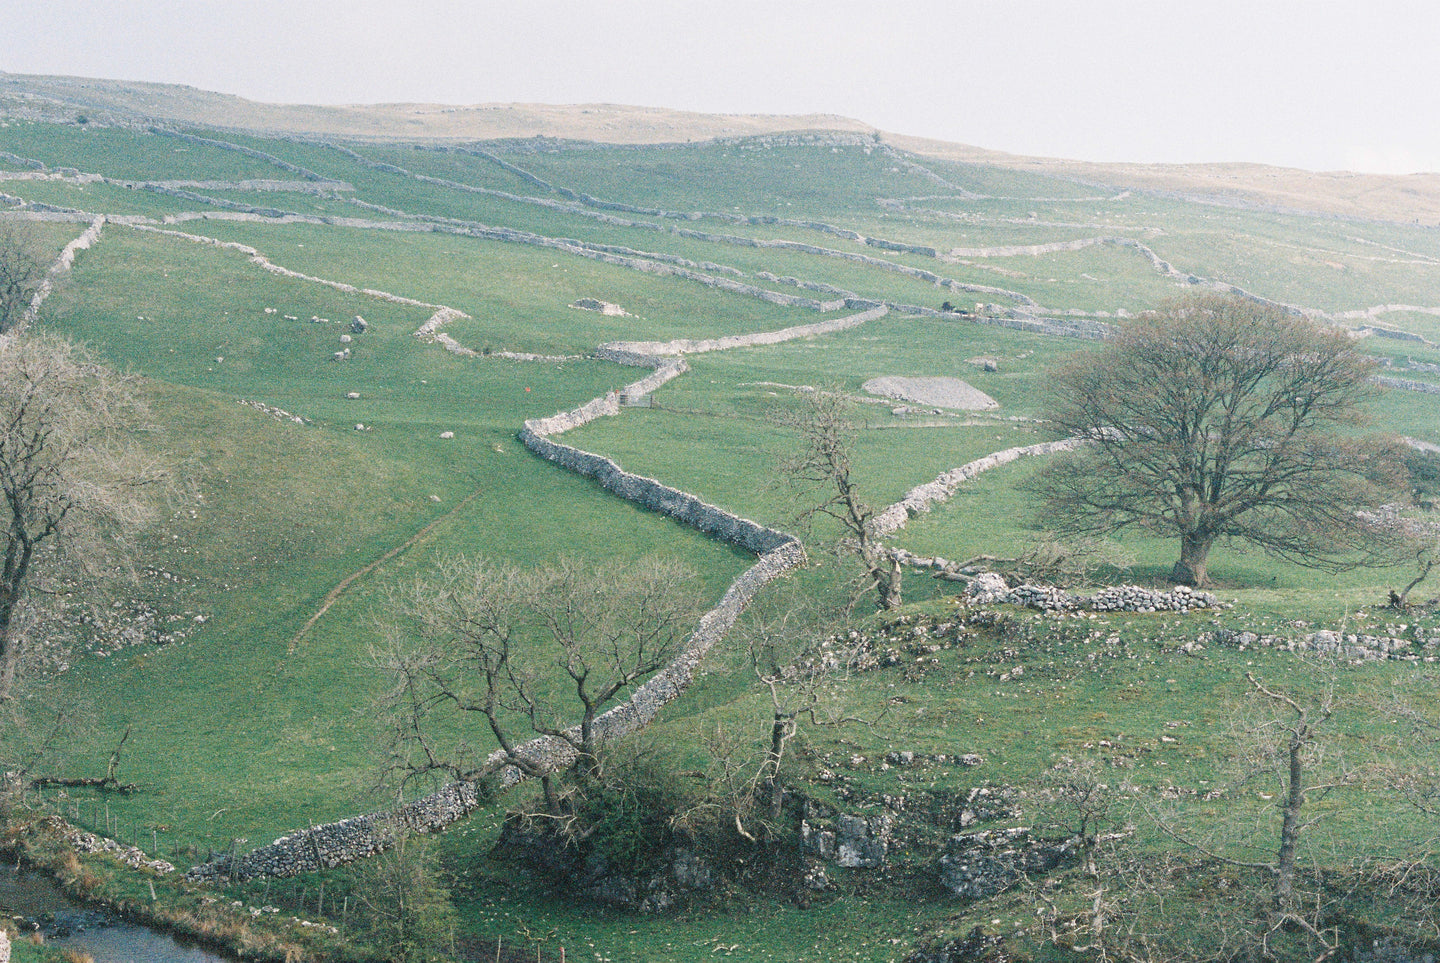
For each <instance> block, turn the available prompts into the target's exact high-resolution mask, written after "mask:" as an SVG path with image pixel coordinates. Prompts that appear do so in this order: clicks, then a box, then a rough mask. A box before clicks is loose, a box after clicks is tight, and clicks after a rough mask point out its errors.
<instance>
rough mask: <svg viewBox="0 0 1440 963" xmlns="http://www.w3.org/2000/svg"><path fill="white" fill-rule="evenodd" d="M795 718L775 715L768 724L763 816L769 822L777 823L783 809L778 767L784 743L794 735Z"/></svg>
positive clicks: (782, 759)
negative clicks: (768, 743) (768, 736)
mask: <svg viewBox="0 0 1440 963" xmlns="http://www.w3.org/2000/svg"><path fill="white" fill-rule="evenodd" d="M794 726H795V717H794V716H793V715H786V714H782V713H779V712H777V713H775V719H774V721H773V722H772V723H771V724H770V752H769V753H768V755H767V756H766V758H765V766H766V768H767V769H769V776H768V777H767V778H766V780H765V795H766V800H765V815H766V816H768V817H769V819H770V821H771V822H772V823H773V822H777V821H779V819H780V814H781V812H783V811H784V808H785V787H784V785H783V784H782V783H781V782H780V765H781V763H782V762H783V761H784V758H785V743H787V742H789V741H790V737H791V736H792V735H793V734H794V732H795V730H794Z"/></svg>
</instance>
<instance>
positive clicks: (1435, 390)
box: [1372, 375, 1440, 395]
mask: <svg viewBox="0 0 1440 963" xmlns="http://www.w3.org/2000/svg"><path fill="white" fill-rule="evenodd" d="M1372 380H1373V381H1374V382H1375V383H1376V384H1378V385H1383V386H1384V387H1386V388H1398V389H1399V390H1401V391H1419V392H1421V393H1423V394H1427V395H1440V385H1437V384H1431V383H1430V382H1428V381H1412V380H1411V379H1409V378H1394V377H1391V376H1390V375H1376V376H1375V377H1374V378H1373V379H1372Z"/></svg>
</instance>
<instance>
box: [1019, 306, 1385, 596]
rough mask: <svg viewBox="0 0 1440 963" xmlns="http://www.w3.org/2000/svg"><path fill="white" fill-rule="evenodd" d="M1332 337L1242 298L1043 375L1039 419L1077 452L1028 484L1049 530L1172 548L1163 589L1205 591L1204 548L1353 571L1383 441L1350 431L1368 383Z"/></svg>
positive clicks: (1380, 491) (1134, 326) (1352, 352)
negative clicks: (1049, 379)
mask: <svg viewBox="0 0 1440 963" xmlns="http://www.w3.org/2000/svg"><path fill="white" fill-rule="evenodd" d="M1373 370H1374V363H1373V362H1372V361H1370V360H1369V359H1367V358H1365V357H1364V356H1362V355H1361V354H1360V353H1359V352H1358V351H1357V350H1356V349H1355V347H1354V345H1353V344H1352V343H1351V341H1350V339H1349V338H1348V337H1347V336H1346V335H1345V333H1344V332H1342V331H1339V330H1330V329H1324V328H1321V327H1320V326H1319V325H1318V324H1316V323H1315V322H1312V321H1310V320H1307V319H1305V318H1302V317H1297V316H1294V315H1292V314H1290V313H1288V312H1286V311H1284V310H1282V309H1280V308H1277V307H1272V306H1268V305H1264V304H1260V303H1257V302H1255V301H1251V300H1248V299H1245V298H1241V297H1234V296H1225V295H1200V296H1195V297H1191V298H1186V299H1183V300H1179V301H1175V302H1173V303H1171V304H1170V305H1168V306H1167V307H1165V308H1164V309H1162V310H1160V311H1157V312H1155V313H1153V314H1149V315H1146V316H1144V317H1141V318H1139V319H1137V320H1135V321H1133V322H1131V323H1130V324H1128V325H1127V326H1126V327H1124V328H1123V329H1122V330H1121V331H1120V332H1119V334H1118V335H1117V336H1116V337H1115V338H1114V339H1113V340H1112V341H1111V342H1110V343H1108V344H1107V345H1105V346H1104V347H1103V348H1101V349H1099V350H1098V351H1096V352H1093V353H1088V354H1086V355H1084V356H1083V357H1081V358H1078V359H1076V360H1075V361H1073V362H1072V363H1070V364H1069V365H1068V366H1066V367H1064V368H1062V369H1060V370H1059V371H1058V372H1056V373H1055V374H1054V376H1053V389H1052V401H1051V404H1050V407H1049V412H1048V417H1049V418H1050V419H1051V420H1052V421H1054V422H1055V424H1056V425H1057V426H1058V427H1059V428H1060V430H1061V431H1063V432H1065V433H1066V434H1068V435H1083V436H1085V437H1088V438H1089V439H1090V444H1089V445H1087V446H1084V447H1083V448H1081V449H1079V450H1077V451H1076V452H1074V453H1072V454H1070V455H1067V456H1065V457H1063V458H1061V459H1060V460H1059V461H1057V462H1056V463H1055V464H1054V465H1053V466H1052V467H1051V468H1050V470H1048V471H1047V472H1045V473H1044V474H1043V475H1042V476H1041V479H1040V481H1039V483H1038V487H1039V490H1040V491H1041V493H1042V494H1043V495H1044V497H1045V499H1046V503H1047V504H1046V514H1047V515H1048V517H1049V518H1050V519H1051V520H1052V521H1053V523H1054V524H1055V525H1056V526H1057V527H1058V528H1060V529H1061V530H1062V531H1065V532H1068V533H1074V534H1092V535H1093V534H1105V533H1112V532H1117V531H1121V530H1126V529H1139V530H1144V531H1151V532H1158V533H1162V534H1168V535H1174V536H1176V537H1178V538H1179V539H1180V558H1179V561H1177V562H1176V563H1175V567H1174V571H1173V572H1172V573H1171V579H1172V580H1174V581H1176V582H1180V583H1185V584H1190V585H1204V584H1205V583H1206V581H1207V578H1208V573H1207V569H1206V562H1207V559H1208V557H1209V554H1210V549H1211V547H1212V546H1213V545H1214V544H1215V542H1216V541H1217V540H1222V539H1228V540H1238V541H1240V542H1244V543H1248V544H1251V545H1255V546H1258V547H1259V548H1261V549H1263V550H1265V551H1267V552H1269V553H1271V554H1273V555H1275V556H1277V557H1281V558H1286V559H1290V560H1292V561H1296V562H1300V563H1302V564H1307V565H1315V566H1320V567H1332V568H1343V567H1347V566H1348V565H1353V564H1359V562H1360V561H1363V559H1360V558H1358V557H1357V555H1356V552H1357V550H1358V549H1360V548H1362V547H1363V546H1365V545H1366V544H1368V543H1369V541H1370V540H1371V539H1372V538H1373V537H1374V535H1375V533H1374V532H1373V531H1372V529H1371V528H1370V526H1368V525H1367V524H1366V523H1365V521H1364V520H1363V518H1362V517H1361V516H1360V515H1358V514H1357V513H1358V512H1360V511H1361V510H1363V509H1373V508H1375V507H1377V506H1378V505H1379V504H1381V503H1382V502H1383V501H1384V500H1385V496H1386V495H1387V494H1388V493H1389V492H1391V491H1393V490H1394V488H1395V486H1396V484H1397V483H1398V480H1399V478H1400V477H1401V459H1400V454H1399V449H1398V446H1396V445H1393V444H1390V443H1388V442H1382V441H1378V440H1374V439H1366V438H1360V437H1356V436H1354V435H1353V434H1351V433H1348V432H1350V431H1351V429H1352V426H1353V425H1355V424H1356V423H1357V421H1359V415H1360V411H1361V406H1362V404H1363V403H1364V402H1365V401H1366V399H1367V398H1369V397H1370V396H1371V395H1372V394H1373V393H1374V392H1375V391H1376V390H1377V389H1375V388H1374V387H1373V386H1372V385H1371V383H1370V376H1371V374H1372V372H1373Z"/></svg>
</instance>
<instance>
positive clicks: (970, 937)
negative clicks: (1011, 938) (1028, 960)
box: [901, 926, 1024, 963]
mask: <svg viewBox="0 0 1440 963" xmlns="http://www.w3.org/2000/svg"><path fill="white" fill-rule="evenodd" d="M1022 959H1024V957H1019V956H1015V955H1014V954H1012V953H1011V952H1010V950H1009V948H1008V947H1007V946H1006V945H1005V937H1003V936H992V935H990V934H987V933H986V932H985V930H984V929H982V928H981V927H979V926H977V927H975V928H974V929H973V930H971V931H970V932H969V933H968V934H966V935H965V936H957V937H955V938H954V939H953V940H950V941H948V942H946V943H943V944H941V945H940V946H937V947H936V948H935V949H933V950H914V951H912V952H911V953H910V955H908V956H906V957H905V958H904V959H903V960H902V961H901V963H1019V961H1020V960H1022Z"/></svg>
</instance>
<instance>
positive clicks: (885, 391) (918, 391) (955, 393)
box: [861, 376, 1000, 411]
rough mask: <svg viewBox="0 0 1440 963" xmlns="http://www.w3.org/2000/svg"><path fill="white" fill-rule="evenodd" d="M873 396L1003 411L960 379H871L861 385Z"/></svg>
mask: <svg viewBox="0 0 1440 963" xmlns="http://www.w3.org/2000/svg"><path fill="white" fill-rule="evenodd" d="M861 387H862V388H864V389H865V390H866V391H868V392H870V393H871V394H872V395H880V396H881V397H883V398H896V399H898V400H900V401H911V402H914V403H915V404H920V405H939V406H940V407H942V408H959V409H961V410H963V411H988V410H989V409H991V408H999V407H1000V404H999V402H997V401H996V400H995V399H994V398H992V397H990V396H989V395H987V394H986V393H985V392H983V391H980V390H979V389H977V388H972V387H971V386H970V385H968V384H966V383H965V382H963V381H961V380H960V379H959V378H901V377H893V376H886V377H883V378H871V379H870V380H869V381H867V382H865V384H863V385H862V386H861Z"/></svg>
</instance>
